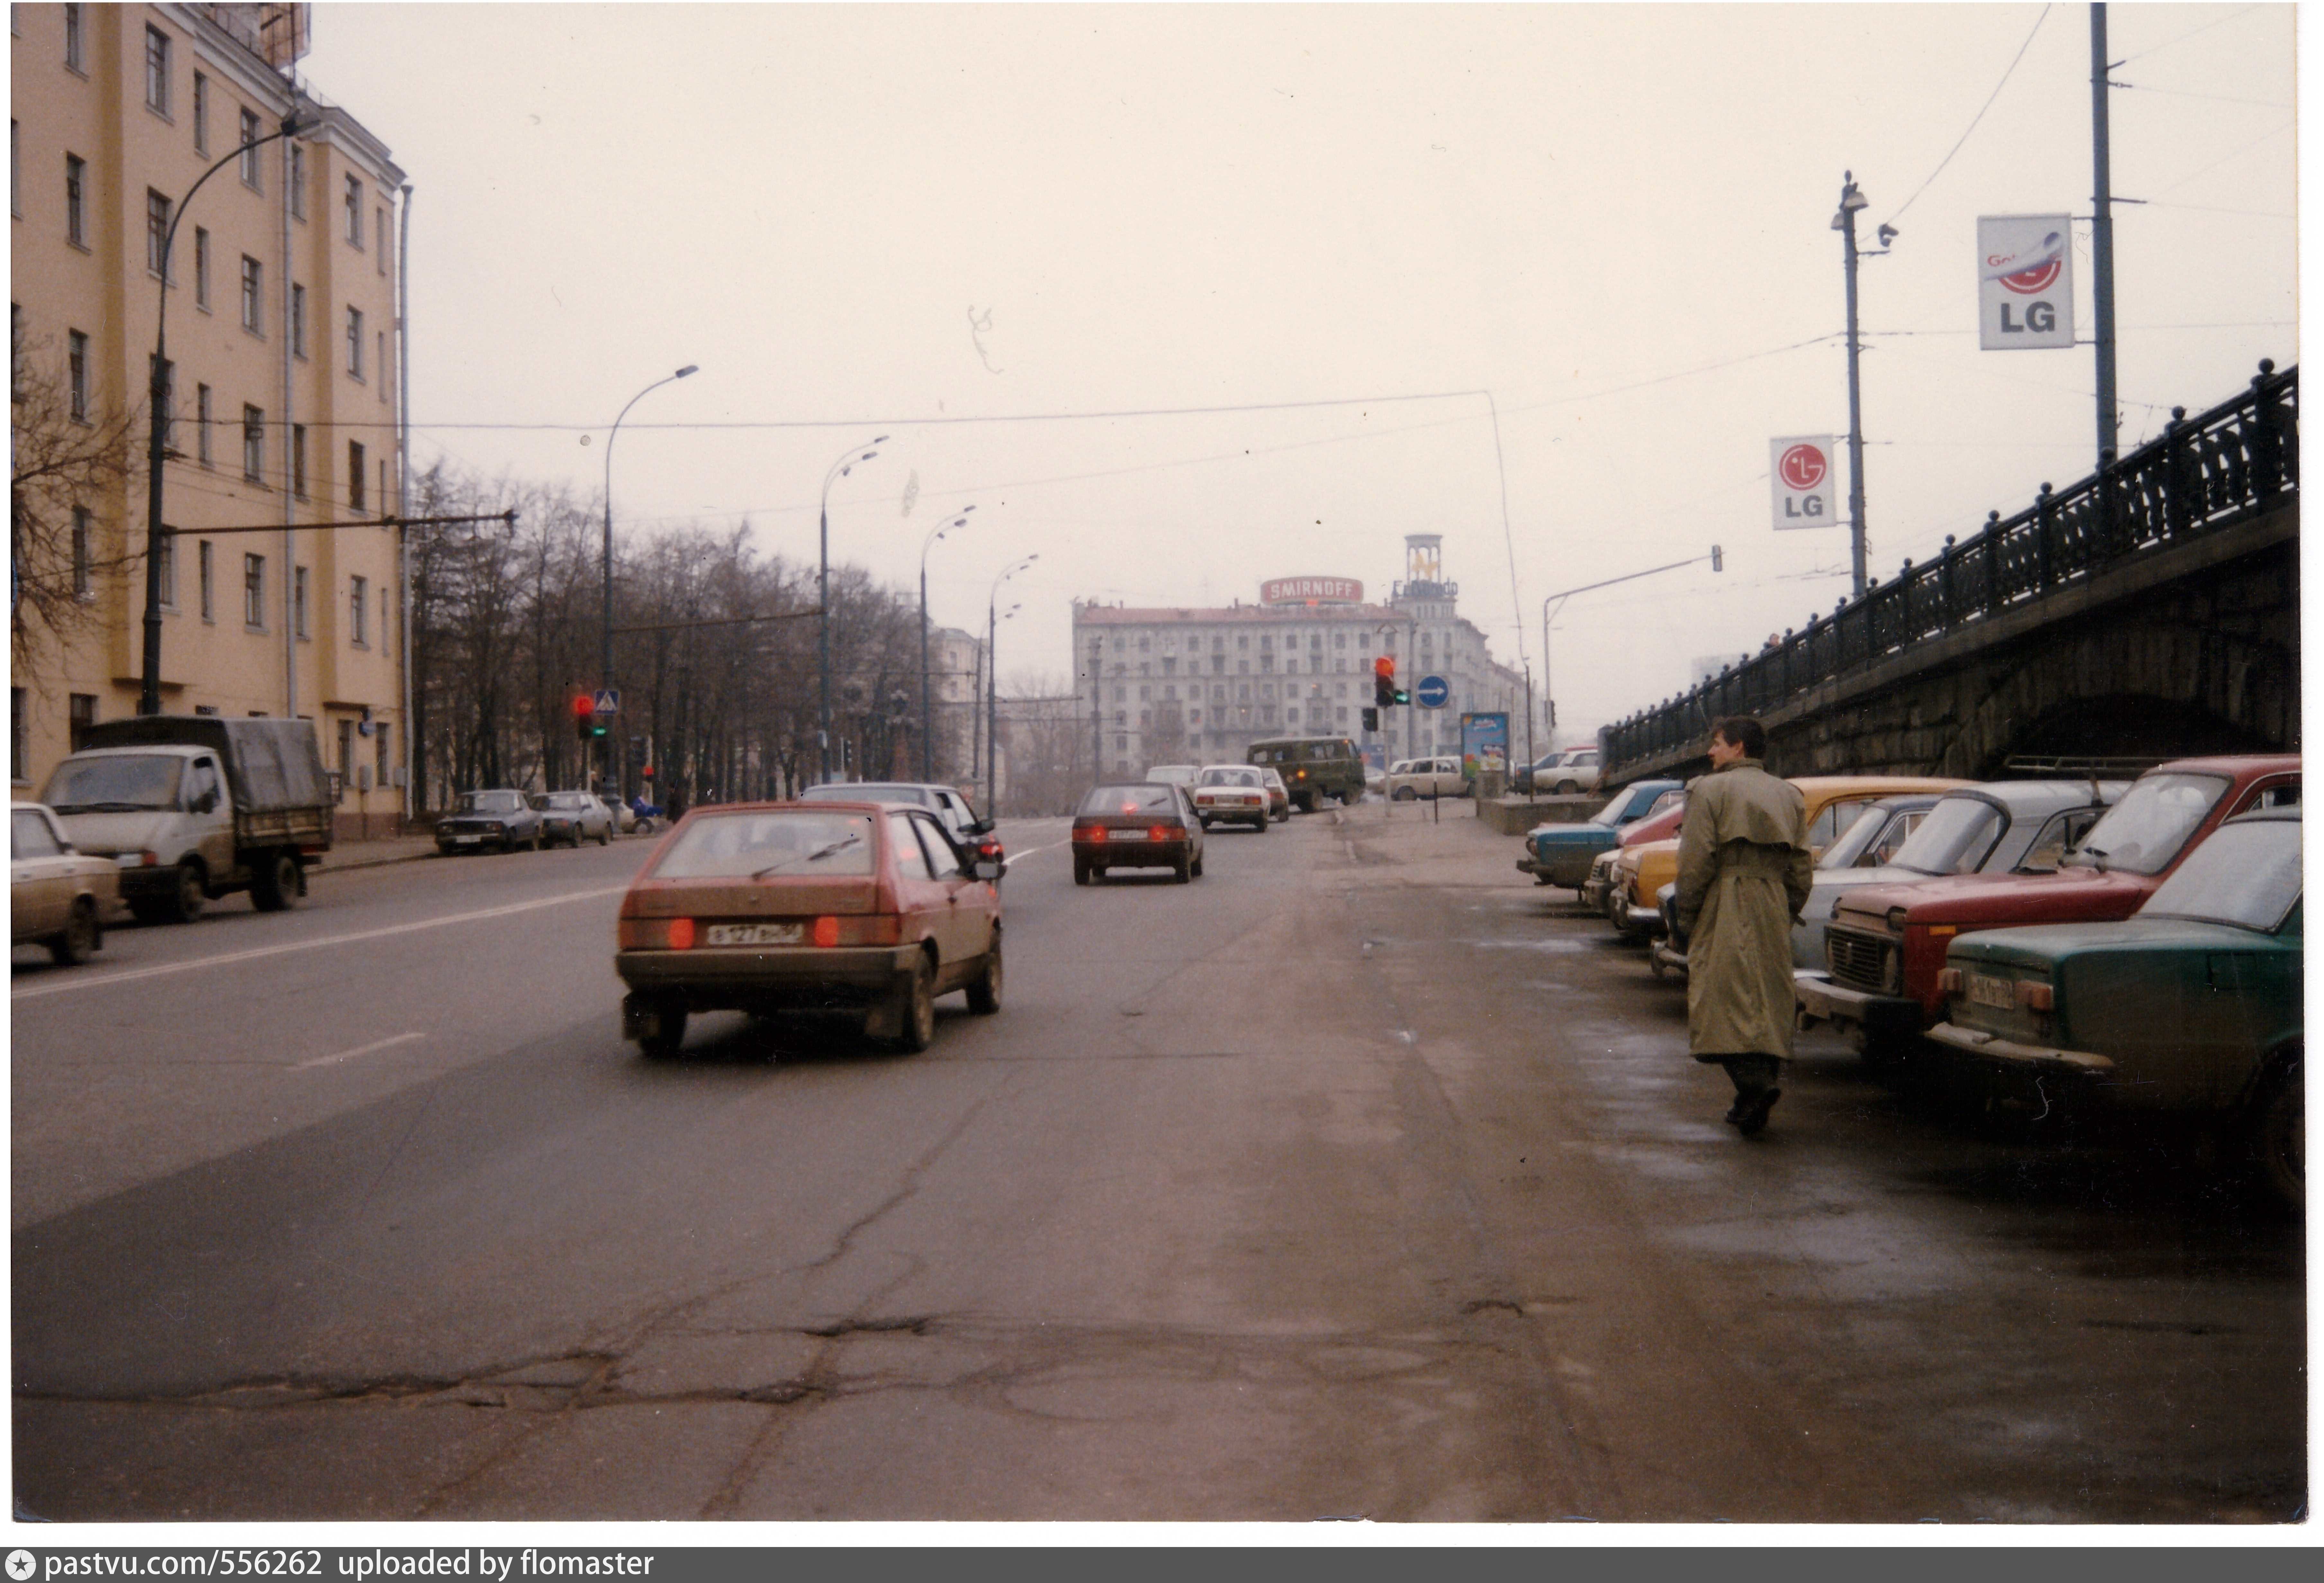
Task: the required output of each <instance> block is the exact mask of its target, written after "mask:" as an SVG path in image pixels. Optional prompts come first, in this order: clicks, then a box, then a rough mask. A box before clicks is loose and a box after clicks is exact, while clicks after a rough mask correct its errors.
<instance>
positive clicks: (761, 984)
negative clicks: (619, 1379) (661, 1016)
mask: <svg viewBox="0 0 2324 1583" xmlns="http://www.w3.org/2000/svg"><path fill="white" fill-rule="evenodd" d="M919 953H920V947H919V946H918V944H917V943H914V944H910V945H867V946H838V947H825V946H816V945H759V946H745V947H739V948H731V949H720V948H710V947H702V948H696V949H694V950H690V951H620V952H616V953H613V971H615V972H616V973H618V974H620V975H621V979H622V982H623V983H624V984H627V985H628V986H629V987H630V988H631V989H632V990H634V991H636V992H637V993H639V994H643V995H667V996H674V997H680V998H683V999H685V1001H686V1003H687V1008H688V1009H690V1010H695V1011H717V1010H733V1009H740V1008H748V1007H759V1006H767V1007H783V1006H831V1005H854V1006H861V1005H865V1004H868V1003H869V1002H871V1001H873V1000H876V999H880V998H881V996H883V995H885V994H888V993H890V992H891V991H893V990H894V989H896V988H897V987H898V985H899V984H900V983H902V982H903V981H904V980H907V979H908V978H909V977H910V976H911V972H912V965H913V962H914V960H915V959H916V958H917V957H918V955H919Z"/></svg>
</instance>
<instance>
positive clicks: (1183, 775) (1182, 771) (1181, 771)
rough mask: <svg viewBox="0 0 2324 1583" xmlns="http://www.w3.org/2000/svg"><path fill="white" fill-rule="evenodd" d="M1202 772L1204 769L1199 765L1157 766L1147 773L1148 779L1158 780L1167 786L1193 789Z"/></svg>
mask: <svg viewBox="0 0 2324 1583" xmlns="http://www.w3.org/2000/svg"><path fill="white" fill-rule="evenodd" d="M1202 772H1203V767H1202V766H1201V765H1199V764H1157V765H1155V766H1154V767H1153V768H1150V769H1148V771H1147V772H1146V778H1147V779H1148V780H1158V781H1160V782H1161V783H1162V784H1163V785H1165V786H1183V787H1189V788H1191V787H1193V786H1194V779H1195V778H1196V777H1197V776H1199V775H1201V774H1202Z"/></svg>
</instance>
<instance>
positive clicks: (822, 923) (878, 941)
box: [807, 913, 904, 951]
mask: <svg viewBox="0 0 2324 1583" xmlns="http://www.w3.org/2000/svg"><path fill="white" fill-rule="evenodd" d="M903 934H904V921H903V919H901V918H899V917H898V916H896V915H895V914H894V913H871V914H867V915H859V916H853V917H844V918H843V917H836V916H831V915H828V914H826V915H825V916H823V917H819V918H817V919H816V921H815V922H814V923H813V924H812V925H808V928H807V940H808V942H809V943H811V944H815V945H819V946H822V947H823V948H824V949H825V950H826V951H827V950H829V949H831V948H832V947H834V946H836V945H893V944H895V943H897V942H898V941H899V940H900V939H902V938H903Z"/></svg>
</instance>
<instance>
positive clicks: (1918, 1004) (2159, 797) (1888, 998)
mask: <svg viewBox="0 0 2324 1583" xmlns="http://www.w3.org/2000/svg"><path fill="white" fill-rule="evenodd" d="M2299 802H2300V756H2299V755H2298V754H2297V753H2281V754H2267V755H2260V756H2252V757H2241V756H2238V757H2234V758H2212V759H2173V760H2172V762H2170V763H2168V764H2161V765H2157V766H2156V767H2155V768H2153V769H2150V770H2148V771H2147V772H2146V773H2145V774H2144V775H2142V776H2140V777H2139V778H2138V779H2136V780H2135V781H2134V782H2132V783H2131V787H2130V789H2129V790H2128V791H2127V792H2125V793H2124V794H2123V796H2122V800H2121V801H2120V802H2117V803H2116V804H2115V805H2114V806H2113V807H2111V808H2109V809H2107V812H2106V815H2105V816H2104V817H2102V818H2101V819H2099V821H2098V823H2097V824H2094V825H2092V826H2091V827H2090V829H2089V833H2088V834H2086V835H2084V836H2083V837H2082V841H2081V844H2080V845H2079V846H2077V847H2076V848H2074V849H2073V851H2070V852H2068V853H2067V854H2066V857H2065V861H2064V863H2063V865H2062V866H2061V867H2060V868H2059V870H2057V871H2056V872H2055V873H2050V874H1993V875H1978V874H1963V875H1958V876H1953V877H1950V878H1946V879H1926V880H1922V881H1920V882H1918V883H1916V884H1906V885H1867V886H1865V887H1863V888H1860V889H1857V890H1851V891H1848V892H1845V893H1844V894H1843V895H1841V897H1840V899H1839V901H1838V902H1837V903H1836V904H1835V906H1834V907H1833V911H1832V917H1831V925H1829V926H1828V927H1827V928H1826V929H1825V930H1824V958H1825V962H1826V963H1827V965H1828V966H1829V969H1830V971H1828V972H1822V973H1818V972H1813V971H1806V970H1803V971H1801V972H1799V973H1798V974H1796V975H1795V976H1794V980H1793V992H1794V998H1795V999H1796V1000H1797V1001H1798V1005H1799V1013H1800V1017H1801V1018H1802V1020H1803V1021H1804V1022H1807V1023H1811V1024H1812V1023H1816V1022H1821V1021H1825V1020H1830V1021H1831V1022H1834V1023H1838V1024H1840V1025H1841V1026H1846V1027H1849V1028H1850V1029H1852V1030H1854V1031H1856V1032H1857V1033H1858V1035H1860V1036H1861V1037H1863V1038H1864V1039H1866V1040H1867V1042H1868V1044H1884V1043H1888V1042H1890V1041H1894V1040H1897V1039H1909V1038H1911V1037H1913V1036H1914V1035H1918V1034H1919V1033H1921V1031H1922V1030H1923V1029H1924V1028H1927V1027H1930V1026H1934V1025H1935V1023H1936V1022H1937V1021H1938V1019H1939V1018H1940V1017H1942V1016H1943V1015H1944V1006H1945V998H1944V992H1943V991H1942V989H1940V988H1939V987H1938V975H1939V974H1940V973H1941V972H1942V971H1943V970H1944V965H1945V952H1946V949H1947V948H1948V947H1949V946H1950V945H1951V943H1952V942H1953V941H1954V940H1956V939H1957V938H1959V937H1960V936H1961V935H1963V934H1973V933H1975V932H1976V931H1978V930H1979V929H1999V928H2006V927H2009V926H2011V925H2017V924H2080V923H2106V922H2111V921H2113V920H2116V919H2119V918H2126V917H2128V916H2131V915H2132V914H2133V913H2135V912H2136V911H2137V910H2138V909H2139V907H2140V905H2141V904H2142V903H2144V901H2145V900H2146V898H2147V897H2150V896H2152V895H2153V894H2154V892H2155V891H2156V889H2157V888H2160V887H2161V886H2162V884H2163V880H2164V879H2168V878H2169V877H2170V875H2171V873H2172V870H2175V869H2176V868H2178V866H2179V864H2180V863H2181V861H2183V860H2184V859H2185V858H2186V856H2187V854H2188V853H2189V852H2190V851H2194V850H2195V848H2196V847H2198V846H2199V845H2200V844H2202V842H2203V839H2204V837H2206V836H2208V835H2209V834H2210V833H2211V832H2212V831H2213V830H2215V829H2217V828H2218V825H2219V823H2220V822H2221V821H2222V820H2225V819H2230V818H2233V817H2234V816H2235V815H2237V814H2244V813H2248V812H2250V811H2251V810H2252V809H2254V808H2269V807H2285V806H2297V805H2299Z"/></svg>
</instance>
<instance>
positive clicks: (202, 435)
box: [194, 385, 211, 467]
mask: <svg viewBox="0 0 2324 1583" xmlns="http://www.w3.org/2000/svg"><path fill="white" fill-rule="evenodd" d="M194 451H195V454H196V455H197V456H199V457H200V458H201V463H202V465H203V466H205V467H207V466H208V465H210V462H211V456H210V388H209V386H208V385H196V386H195V387H194Z"/></svg>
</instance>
